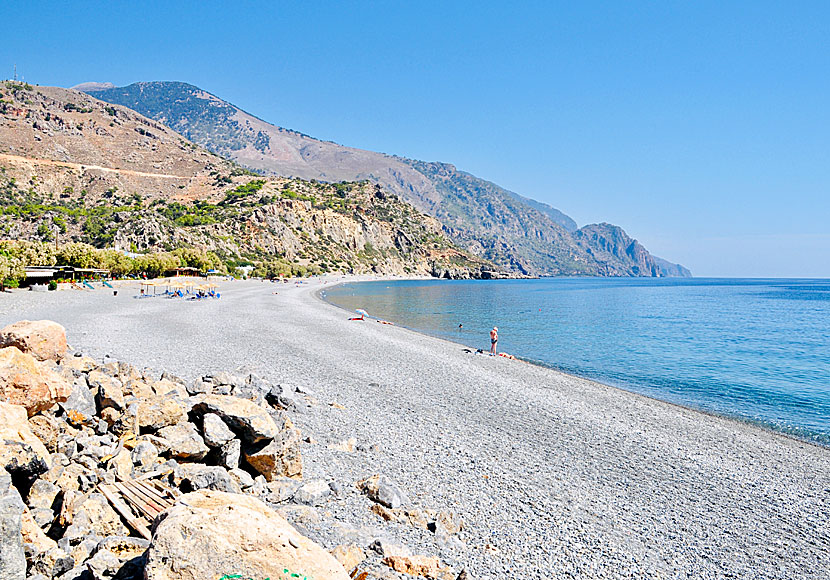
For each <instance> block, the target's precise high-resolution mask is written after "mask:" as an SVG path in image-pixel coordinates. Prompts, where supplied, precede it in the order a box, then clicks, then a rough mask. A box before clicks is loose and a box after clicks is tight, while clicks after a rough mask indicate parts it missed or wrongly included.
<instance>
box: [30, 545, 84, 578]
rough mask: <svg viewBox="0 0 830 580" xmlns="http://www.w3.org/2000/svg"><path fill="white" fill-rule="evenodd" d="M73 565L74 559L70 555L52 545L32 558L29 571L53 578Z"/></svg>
mask: <svg viewBox="0 0 830 580" xmlns="http://www.w3.org/2000/svg"><path fill="white" fill-rule="evenodd" d="M74 566H75V560H74V559H73V558H72V556H70V555H69V554H67V553H66V552H64V551H63V550H61V549H60V548H58V547H57V546H54V547H53V548H50V549H49V550H46V551H44V552H40V553H39V554H38V555H37V556H35V557H34V558H33V559H32V567H31V571H32V572H34V573H36V574H43V575H44V576H46V577H47V578H55V577H57V576H60V575H61V574H63V573H65V572H68V571H69V570H71V569H72V568H73V567H74Z"/></svg>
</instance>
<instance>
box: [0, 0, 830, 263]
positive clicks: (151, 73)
mask: <svg viewBox="0 0 830 580" xmlns="http://www.w3.org/2000/svg"><path fill="white" fill-rule="evenodd" d="M0 17H2V19H3V21H4V22H5V23H6V26H5V27H4V35H3V36H4V38H3V42H2V43H0V77H3V76H11V74H12V67H13V65H14V64H15V63H16V64H17V66H18V72H19V74H22V75H24V76H25V78H26V80H28V81H30V82H33V83H38V84H42V85H58V86H72V85H75V84H77V83H80V82H83V81H90V80H97V81H110V82H113V83H115V84H117V85H124V84H129V83H132V82H136V81H142V80H181V81H185V82H189V83H192V84H195V85H198V86H200V87H201V88H203V89H205V90H208V91H210V92H212V93H214V94H216V95H218V96H220V97H222V98H224V99H227V100H229V101H231V102H233V103H234V104H236V105H238V106H240V107H242V108H243V109H245V110H247V111H248V112H250V113H253V114H255V115H257V116H258V117H261V118H263V119H265V120H267V121H270V122H273V123H275V124H278V125H281V126H285V127H289V128H292V129H296V130H299V131H302V132H304V133H307V134H310V135H312V136H315V137H318V138H322V139H328V140H332V141H336V142H338V143H343V144H346V145H352V146H356V147H362V148H366V149H372V150H377V151H383V152H387V153H395V154H400V155H406V156H409V157H414V158H418V159H424V160H429V161H433V160H440V161H446V162H450V163H453V164H455V165H456V166H458V167H459V168H461V169H464V170H466V171H470V172H471V173H474V174H476V175H478V176H480V177H484V178H486V179H490V180H492V181H494V182H496V183H498V184H499V185H501V186H503V187H506V188H508V189H511V190H513V191H516V192H518V193H520V194H522V195H525V196H529V197H533V198H535V199H538V200H541V201H545V202H548V203H550V204H551V205H553V206H554V207H557V208H559V209H561V210H562V211H564V212H566V213H568V214H569V215H571V216H572V217H573V218H574V219H575V220H576V221H577V222H578V223H579V224H580V225H583V224H586V223H591V222H598V221H609V222H612V223H616V224H619V225H621V226H623V227H624V228H625V229H626V230H627V231H628V232H629V233H630V234H631V235H632V236H634V237H636V238H637V239H639V240H640V241H641V242H643V244H645V246H646V247H647V248H649V249H650V250H651V251H652V252H653V253H655V254H657V255H660V256H663V257H665V258H667V259H670V260H672V261H679V262H681V263H683V264H684V265H686V266H688V267H690V268H691V269H692V270H693V271H694V273H695V274H696V275H701V276H706V275H710V276H762V277H763V276H787V277H798V276H804V277H810V276H812V277H830V227H829V226H828V221H829V220H830V107H828V103H830V74H828V72H830V3H827V2H797V3H794V2H764V1H753V2H688V1H685V2H670V1H655V2H568V3H565V2H561V3H560V2H540V3H526V2H518V3H499V4H496V3H487V2H483V1H482V2H468V3H467V2H434V3H433V2H349V1H344V2H331V3H328V2H322V1H320V2H244V1H238V2H226V3H220V2H210V1H201V2H73V3H63V2H38V1H33V0H28V1H25V2H22V1H8V0H7V1H5V2H3V3H2V4H0ZM4 69H5V70H4Z"/></svg>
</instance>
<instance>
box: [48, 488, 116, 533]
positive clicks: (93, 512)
mask: <svg viewBox="0 0 830 580" xmlns="http://www.w3.org/2000/svg"><path fill="white" fill-rule="evenodd" d="M79 503H80V505H77V504H75V505H72V507H71V508H70V510H68V511H69V512H70V515H71V519H72V524H71V525H70V526H69V528H67V530H66V533H65V534H64V537H69V538H82V537H83V536H87V535H90V534H95V535H96V536H102V537H104V536H129V535H130V531H129V530H128V529H127V527H126V526H125V525H124V524H123V523H122V522H121V517H120V516H119V515H118V512H116V511H115V510H114V509H112V507H110V504H109V502H108V501H107V498H105V497H104V496H103V495H101V494H100V493H93V494H90V495H89V497H86V498H81V499H80V502H79Z"/></svg>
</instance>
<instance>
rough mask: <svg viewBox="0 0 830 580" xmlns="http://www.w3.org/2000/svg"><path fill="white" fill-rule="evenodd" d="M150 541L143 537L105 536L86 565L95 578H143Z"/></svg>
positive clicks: (136, 579) (131, 579)
mask: <svg viewBox="0 0 830 580" xmlns="http://www.w3.org/2000/svg"><path fill="white" fill-rule="evenodd" d="M149 545H150V542H148V541H147V540H144V539H141V538H127V537H119V536H112V537H109V538H104V539H103V540H101V542H100V543H99V544H98V546H97V547H96V548H95V554H94V555H93V556H92V558H90V559H89V560H87V561H86V563H85V565H86V567H87V570H89V572H90V574H91V575H92V579H93V580H110V579H112V580H143V578H144V558H145V553H146V551H147V547H148V546H149Z"/></svg>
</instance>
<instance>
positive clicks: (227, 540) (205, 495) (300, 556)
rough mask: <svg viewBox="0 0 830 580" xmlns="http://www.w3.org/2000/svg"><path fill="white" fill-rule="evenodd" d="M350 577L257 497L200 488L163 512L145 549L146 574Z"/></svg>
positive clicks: (189, 578)
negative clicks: (286, 574)
mask: <svg viewBox="0 0 830 580" xmlns="http://www.w3.org/2000/svg"><path fill="white" fill-rule="evenodd" d="M285 570H289V574H298V575H299V577H300V578H302V577H308V578H314V579H315V580H349V576H348V574H347V573H346V571H345V569H344V568H343V566H342V565H341V564H340V563H339V562H338V561H337V560H336V559H335V558H334V557H333V556H332V555H331V554H329V553H328V552H326V551H325V550H324V549H323V548H322V547H320V546H318V545H317V544H315V543H314V542H312V541H311V540H309V539H308V538H306V537H304V536H303V535H301V534H300V533H299V532H297V530H296V529H294V527H293V526H291V524H289V523H288V522H287V521H285V519H283V518H282V517H281V516H280V515H278V514H277V513H276V512H275V511H273V510H271V509H270V508H268V506H266V505H265V504H264V503H263V502H262V501H260V500H258V499H256V498H253V497H250V496H243V495H234V494H227V493H223V492H218V491H206V490H201V491H197V492H194V493H189V494H186V495H184V496H182V497H181V498H179V501H178V502H177V503H176V505H175V506H174V507H172V508H170V509H169V510H168V511H167V512H166V513H164V514H162V515H161V516H160V518H159V521H158V522H157V524H156V527H155V530H154V534H153V541H152V543H151V545H150V548H149V549H148V551H147V564H146V568H145V570H144V574H145V578H146V580H204V579H205V578H219V577H221V576H222V575H225V574H243V575H244V576H245V577H250V578H282V577H284V576H285Z"/></svg>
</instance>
